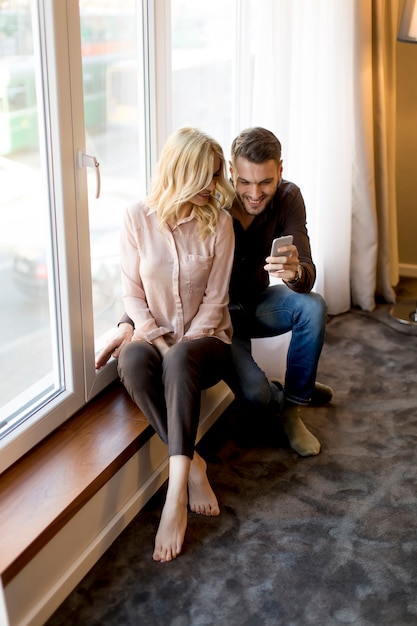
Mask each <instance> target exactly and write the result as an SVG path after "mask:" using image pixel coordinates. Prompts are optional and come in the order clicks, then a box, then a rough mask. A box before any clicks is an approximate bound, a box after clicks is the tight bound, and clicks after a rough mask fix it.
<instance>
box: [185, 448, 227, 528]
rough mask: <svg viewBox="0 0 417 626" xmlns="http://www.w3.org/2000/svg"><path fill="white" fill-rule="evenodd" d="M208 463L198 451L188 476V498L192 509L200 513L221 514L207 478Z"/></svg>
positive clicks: (195, 453)
mask: <svg viewBox="0 0 417 626" xmlns="http://www.w3.org/2000/svg"><path fill="white" fill-rule="evenodd" d="M206 470H207V463H206V462H205V461H204V459H202V458H201V456H200V455H199V454H197V452H194V458H193V460H192V462H191V467H190V474H189V476H188V500H189V505H190V509H191V511H193V512H194V513H199V514H200V515H210V516H211V515H213V516H216V515H219V514H220V508H219V504H218V502H217V498H216V496H215V495H214V491H213V489H212V488H211V486H210V483H209V481H208V478H207V473H206Z"/></svg>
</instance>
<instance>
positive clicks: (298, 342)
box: [230, 285, 327, 411]
mask: <svg viewBox="0 0 417 626" xmlns="http://www.w3.org/2000/svg"><path fill="white" fill-rule="evenodd" d="M230 314H231V317H232V323H233V329H234V334H233V342H232V358H233V363H234V366H235V370H236V375H237V380H236V381H235V383H234V389H233V390H234V392H235V394H236V396H237V397H240V398H241V399H243V400H246V401H247V402H249V403H250V404H252V405H253V406H254V407H256V408H258V409H262V408H263V409H266V410H273V411H276V410H279V409H280V408H281V407H282V402H283V397H282V391H281V390H280V389H279V386H277V385H274V384H273V383H271V381H269V380H268V378H267V377H266V375H265V373H264V372H263V371H262V370H261V368H260V367H259V366H258V365H257V363H255V361H254V359H253V357H252V351H251V341H250V340H251V338H259V337H275V336H276V335H282V334H283V333H286V332H287V331H292V338H291V342H290V345H289V348H288V355H287V370H286V376H285V384H284V396H285V399H286V400H288V401H289V402H293V403H295V404H300V405H306V404H308V402H309V400H310V397H311V394H312V392H313V389H314V384H315V381H316V374H317V365H318V361H319V358H320V354H321V350H322V347H323V341H324V334H325V328H326V318H327V310H326V304H325V301H324V300H323V298H322V297H321V296H320V295H319V294H317V293H313V292H310V293H307V294H301V293H295V292H294V291H291V289H289V288H288V287H287V286H285V285H272V286H270V287H268V288H267V289H265V291H264V292H263V293H262V295H261V297H260V299H259V302H258V304H257V306H256V308H255V310H254V312H252V313H249V314H248V313H247V312H246V311H244V310H243V308H241V307H239V306H238V307H235V306H233V305H231V306H230Z"/></svg>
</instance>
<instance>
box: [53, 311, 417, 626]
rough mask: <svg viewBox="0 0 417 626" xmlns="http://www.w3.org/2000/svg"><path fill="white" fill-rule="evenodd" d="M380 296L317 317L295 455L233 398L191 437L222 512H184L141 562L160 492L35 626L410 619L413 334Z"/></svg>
mask: <svg viewBox="0 0 417 626" xmlns="http://www.w3.org/2000/svg"><path fill="white" fill-rule="evenodd" d="M387 311H388V308H387V306H379V307H378V308H377V311H375V313H374V314H372V315H370V314H363V313H361V312H359V311H354V310H352V311H351V312H349V313H347V314H345V315H340V316H337V317H334V318H332V319H331V320H330V321H329V324H328V327H327V335H326V341H325V346H324V350H323V354H322V358H321V360H320V366H319V376H318V379H319V380H320V381H322V382H325V383H328V384H330V385H331V386H332V387H333V388H334V390H335V398H334V401H333V403H332V404H331V405H329V406H328V407H321V408H307V409H305V410H304V411H303V417H304V420H305V422H306V424H308V426H309V427H310V429H311V430H312V432H313V433H314V434H315V435H316V436H317V437H318V438H319V439H320V441H321V442H322V451H321V453H320V455H319V456H317V457H311V458H306V459H302V458H300V457H298V456H297V454H296V453H294V452H293V451H292V450H291V449H289V448H288V446H287V442H286V440H285V437H284V436H283V434H282V432H281V431H280V429H279V426H278V425H277V424H272V423H265V422H260V421H259V420H257V419H256V417H255V416H253V417H252V418H251V417H248V416H245V415H244V414H243V412H242V411H241V410H240V409H239V407H237V406H235V405H232V406H231V407H230V409H229V410H228V411H227V412H226V413H225V414H224V416H222V418H220V420H219V421H218V422H217V424H216V425H215V426H214V427H213V428H212V429H211V431H210V432H209V433H208V435H206V437H205V438H204V439H203V440H202V442H201V443H200V445H199V450H200V452H201V453H202V454H203V456H204V457H205V458H206V459H207V460H208V464H209V477H210V480H211V483H212V485H213V487H214V490H215V492H216V494H217V496H218V498H219V502H220V506H221V515H220V516H219V517H218V518H202V517H199V516H197V515H194V514H192V513H190V514H189V523H188V529H187V534H186V539H185V546H184V552H183V554H182V555H181V556H180V557H179V558H178V559H176V560H175V561H173V562H171V563H167V564H159V563H154V562H153V561H152V558H151V555H152V548H153V541H154V535H155V532H156V529H157V526H158V521H159V516H160V511H161V508H162V504H163V499H164V488H162V489H161V490H160V491H159V492H158V493H157V494H156V496H155V497H154V498H153V499H152V500H151V501H150V502H149V503H148V505H147V506H146V507H145V509H144V510H143V511H142V512H140V514H139V515H138V516H137V517H136V518H135V520H133V522H132V523H131V524H130V525H129V527H128V528H127V529H126V530H125V531H124V532H123V533H122V535H121V536H120V537H119V538H118V540H117V541H116V542H115V543H114V544H113V545H112V546H111V548H110V549H109V550H108V552H107V553H106V554H105V555H104V556H103V558H102V559H101V560H100V561H99V562H98V563H97V565H96V566H95V567H94V568H93V570H92V571H91V572H90V573H89V574H88V575H87V576H86V577H85V579H84V580H83V581H82V582H81V583H80V585H79V586H78V587H77V589H75V590H74V592H73V593H72V594H71V595H70V596H69V597H68V598H67V600H66V601H65V603H64V604H63V605H62V606H61V607H60V609H59V610H58V611H57V612H56V613H55V614H54V615H53V617H52V618H51V619H50V620H49V621H48V626H60V625H65V626H69V625H71V624H77V625H86V626H87V625H88V626H90V625H91V626H93V625H97V626H98V625H100V626H123V625H129V626H130V625H135V626H136V625H142V624H143V625H149V626H153V625H155V626H160V625H169V626H203V625H214V624H216V626H217V625H219V626H223V625H225V626H226V625H231V626H234V625H236V626H237V625H239V626H263V625H265V626H268V625H274V626H275V625H277V626H280V625H283V626H305V625H309V624H314V625H317V626H327V625H339V624H341V625H344V624H353V625H355V626H367V625H370V626H371V625H372V626H376V625H378V626H380V625H390V626H391V625H395V626H406V625H408V624H410V625H411V624H413V625H416V624H417V393H416V380H417V363H416V356H417V336H416V335H415V334H413V333H414V330H415V329H410V333H407V332H404V328H402V329H401V332H397V330H396V328H395V325H392V323H391V321H390V320H389V315H388V312H387Z"/></svg>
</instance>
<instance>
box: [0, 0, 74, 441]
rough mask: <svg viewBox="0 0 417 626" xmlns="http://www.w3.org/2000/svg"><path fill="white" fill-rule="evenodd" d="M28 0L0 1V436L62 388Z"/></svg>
mask: <svg viewBox="0 0 417 626" xmlns="http://www.w3.org/2000/svg"><path fill="white" fill-rule="evenodd" d="M31 5H32V3H31V1H30V0H20V1H19V2H3V3H2V7H3V6H4V8H2V9H1V12H0V292H1V294H2V304H1V309H0V346H1V348H0V353H1V356H0V358H1V360H2V363H3V367H2V376H1V377H0V407H1V408H0V437H1V436H3V435H5V434H6V433H7V432H9V431H10V429H11V428H13V426H15V425H17V424H18V423H20V422H21V421H22V420H23V419H25V418H26V417H28V416H29V415H31V413H33V411H34V410H35V408H37V407H39V406H40V405H42V404H43V403H45V402H46V401H47V400H49V399H50V398H51V397H52V396H53V395H55V394H56V393H58V392H59V391H60V390H61V389H62V388H63V383H62V379H63V374H62V367H61V360H60V353H61V348H60V345H59V343H58V335H59V333H58V332H57V329H58V325H59V313H58V311H59V308H58V305H57V302H58V294H57V293H56V291H55V288H54V285H55V279H54V274H55V271H54V266H55V263H54V262H53V258H54V257H53V246H52V235H51V233H52V232H53V229H52V226H51V215H52V211H51V207H50V201H49V193H48V178H47V177H48V174H47V171H48V168H47V167H46V156H45V154H46V151H45V149H44V145H43V142H44V137H43V136H41V137H40V135H39V129H41V128H43V127H44V125H43V116H44V106H43V101H42V95H41V93H40V90H37V88H36V86H37V85H41V84H42V78H41V75H40V72H41V69H40V61H39V58H38V56H39V55H38V54H35V53H34V47H33V40H34V39H35V37H37V24H36V20H35V19H34V18H33V17H32V15H31ZM42 133H43V131H42Z"/></svg>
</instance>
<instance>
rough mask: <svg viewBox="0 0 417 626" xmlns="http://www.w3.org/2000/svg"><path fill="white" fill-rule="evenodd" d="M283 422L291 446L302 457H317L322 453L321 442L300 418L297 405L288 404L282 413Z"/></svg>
mask: <svg viewBox="0 0 417 626" xmlns="http://www.w3.org/2000/svg"><path fill="white" fill-rule="evenodd" d="M282 421H283V426H284V431H285V434H286V435H287V437H288V440H289V442H290V446H291V448H292V449H293V450H295V452H297V453H298V454H299V455H300V456H315V455H316V454H318V453H319V452H320V448H321V445H320V442H319V440H318V439H316V437H315V436H314V435H313V434H312V433H311V432H310V431H309V430H308V428H307V427H306V426H305V424H304V422H303V421H302V420H301V417H300V407H299V406H298V405H297V404H289V403H288V404H286V405H285V406H284V409H283V411H282Z"/></svg>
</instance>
